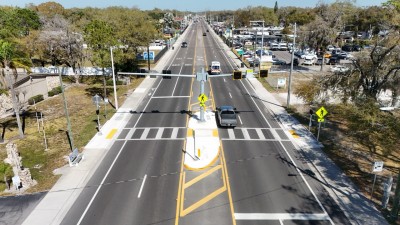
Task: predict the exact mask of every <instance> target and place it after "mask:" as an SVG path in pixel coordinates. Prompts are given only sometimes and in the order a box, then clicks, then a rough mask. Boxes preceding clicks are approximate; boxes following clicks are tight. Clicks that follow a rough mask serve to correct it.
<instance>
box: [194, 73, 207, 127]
mask: <svg viewBox="0 0 400 225" xmlns="http://www.w3.org/2000/svg"><path fill="white" fill-rule="evenodd" d="M196 77H197V80H198V81H200V95H199V97H198V98H197V99H198V100H199V102H200V121H201V122H205V121H206V120H205V119H204V109H205V106H206V104H205V102H206V101H207V100H208V98H207V96H206V95H205V94H204V82H206V81H207V73H205V72H204V68H202V69H201V73H197V76H196Z"/></svg>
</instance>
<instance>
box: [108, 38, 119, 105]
mask: <svg viewBox="0 0 400 225" xmlns="http://www.w3.org/2000/svg"><path fill="white" fill-rule="evenodd" d="M110 52H111V69H112V76H113V85H114V101H115V108H116V109H117V110H118V98H117V86H116V81H115V72H114V56H113V47H112V46H111V47H110Z"/></svg>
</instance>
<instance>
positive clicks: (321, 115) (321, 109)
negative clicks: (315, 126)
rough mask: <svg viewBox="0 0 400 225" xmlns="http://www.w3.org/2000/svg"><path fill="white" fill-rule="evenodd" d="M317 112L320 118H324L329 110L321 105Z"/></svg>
mask: <svg viewBox="0 0 400 225" xmlns="http://www.w3.org/2000/svg"><path fill="white" fill-rule="evenodd" d="M315 114H316V115H317V116H318V117H319V118H321V119H323V118H324V117H325V116H326V114H328V111H327V110H326V109H325V108H324V107H323V106H321V108H319V109H318V110H317V111H316V112H315Z"/></svg>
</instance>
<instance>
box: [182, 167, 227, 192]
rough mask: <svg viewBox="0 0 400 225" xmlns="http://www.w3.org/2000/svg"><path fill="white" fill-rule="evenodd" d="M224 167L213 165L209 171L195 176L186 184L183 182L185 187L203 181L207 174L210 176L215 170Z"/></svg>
mask: <svg viewBox="0 0 400 225" xmlns="http://www.w3.org/2000/svg"><path fill="white" fill-rule="evenodd" d="M219 169H222V165H218V166H216V167H213V168H212V169H209V170H208V171H207V172H205V173H202V174H201V175H199V176H197V177H195V178H193V179H192V180H190V181H188V182H186V183H185V184H183V188H188V187H190V186H192V185H193V184H195V183H197V182H199V181H201V180H202V179H204V178H206V177H207V176H209V175H210V174H212V173H214V172H215V171H217V170H219Z"/></svg>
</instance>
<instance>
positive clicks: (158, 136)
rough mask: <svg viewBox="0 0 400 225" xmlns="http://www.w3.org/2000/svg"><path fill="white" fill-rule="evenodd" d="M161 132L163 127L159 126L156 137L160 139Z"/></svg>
mask: <svg viewBox="0 0 400 225" xmlns="http://www.w3.org/2000/svg"><path fill="white" fill-rule="evenodd" d="M163 132H164V127H161V128H159V129H158V131H157V134H156V139H160V138H161V137H162V134H163Z"/></svg>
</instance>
